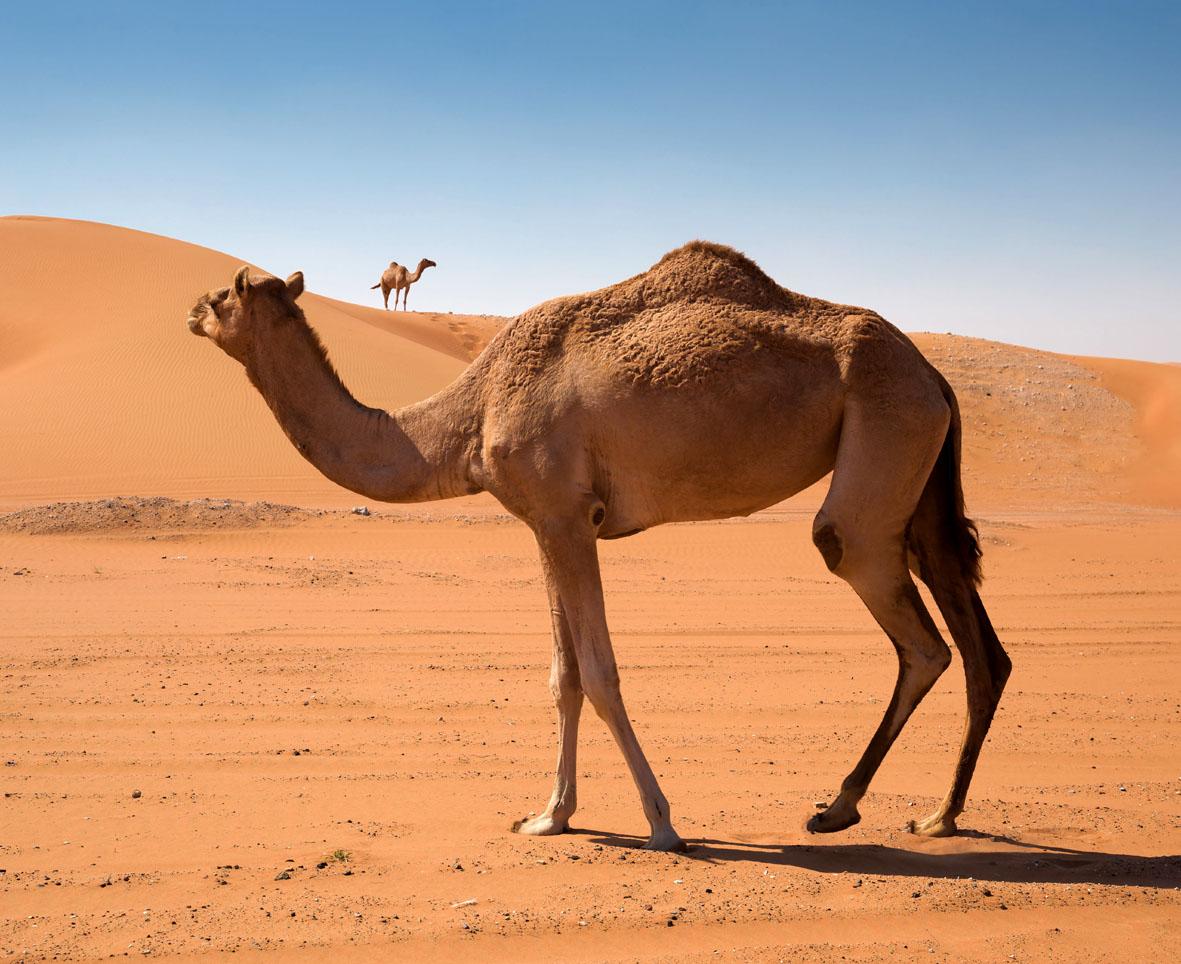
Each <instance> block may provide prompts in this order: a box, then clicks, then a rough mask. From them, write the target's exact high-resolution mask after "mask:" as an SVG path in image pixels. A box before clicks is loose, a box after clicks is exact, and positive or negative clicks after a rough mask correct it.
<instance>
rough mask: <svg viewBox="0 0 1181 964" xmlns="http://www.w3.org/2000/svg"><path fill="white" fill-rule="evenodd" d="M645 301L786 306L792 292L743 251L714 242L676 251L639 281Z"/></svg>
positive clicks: (763, 306) (688, 246)
mask: <svg viewBox="0 0 1181 964" xmlns="http://www.w3.org/2000/svg"><path fill="white" fill-rule="evenodd" d="M635 280H636V281H640V282H641V283H642V284H643V288H644V293H645V300H646V301H647V300H648V299H650V298H651V299H654V300H656V301H667V302H672V301H700V300H707V299H708V300H723V301H730V302H733V303H735V304H741V305H747V306H750V307H752V308H778V307H783V306H784V305H785V303H786V302H787V301H788V300H789V298H790V293H789V292H787V291H785V290H784V289H783V288H781V287H779V285H777V284H776V283H775V282H774V281H772V280H771V278H770V277H768V275H767V273H766V272H765V271H763V269H762V268H760V267H759V266H758V265H757V264H755V262H754V261H752V260H751V259H750V258H748V257H747V256H746V255H745V254H743V253H742V252H741V251H736V250H734V248H731V247H727V246H726V245H724V244H715V243H714V242H712V241H690V242H689V243H688V244H684V245H681V247H679V248H674V249H673V250H672V251H670V252H669V253H668V254H666V255H665V256H664V257H663V258H661V259H660V260H659V261H657V262H656V264H654V265H653V266H652V267H651V268H649V269H648V270H647V271H646V272H645V273H644V274H642V275H640V276H639V277H638V278H636V279H635Z"/></svg>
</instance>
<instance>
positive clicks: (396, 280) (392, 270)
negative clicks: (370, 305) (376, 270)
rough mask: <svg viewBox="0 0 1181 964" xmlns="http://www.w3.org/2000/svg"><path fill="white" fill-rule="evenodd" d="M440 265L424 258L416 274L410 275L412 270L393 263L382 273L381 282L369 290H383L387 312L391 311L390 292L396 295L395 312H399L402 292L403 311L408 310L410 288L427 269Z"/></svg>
mask: <svg viewBox="0 0 1181 964" xmlns="http://www.w3.org/2000/svg"><path fill="white" fill-rule="evenodd" d="M437 267H438V265H437V264H435V262H433V261H429V260H428V259H426V258H423V259H422V260H421V261H420V262H418V267H417V268H415V269H414V274H411V273H410V269H409V268H406V267H405V266H404V265H400V264H398V262H397V261H391V262H390V266H389V267H388V268H386V269H385V271H383V272H382V273H381V280H380V281H379V282H378V283H377V284H375V285H370V286H369V290H370V291H372V290H373V289H374V288H380V289H381V296H382V298H384V299H385V310H386V311H389V310H390V292H391V291H392V292H393V293H394V311H397V310H398V292H402V310H403V311H405V310H406V295H407V293H408V292H409V291H410V286H411V285H412V284H414V282H416V281H417V280H418V279H419V278H421V277H422V273H423V272H424V271H426V269H427V268H437Z"/></svg>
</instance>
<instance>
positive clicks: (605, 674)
mask: <svg viewBox="0 0 1181 964" xmlns="http://www.w3.org/2000/svg"><path fill="white" fill-rule="evenodd" d="M582 692H583V693H585V694H586V698H587V699H588V700H590V702H591V706H593V707H594V708H595V712H596V713H597V714H598V715H599V716H601V717H602V718H603V719H604V720H605V719H607V718H608V717H609V716H610V715H611V713H612V712H613V711H614V710H615V708H616V707H617V706H619V703H620V699H621V697H620V694H619V673H618V672H617V671H615V670H611V671H608V670H598V669H596V670H595V671H593V672H590V673H583V674H582Z"/></svg>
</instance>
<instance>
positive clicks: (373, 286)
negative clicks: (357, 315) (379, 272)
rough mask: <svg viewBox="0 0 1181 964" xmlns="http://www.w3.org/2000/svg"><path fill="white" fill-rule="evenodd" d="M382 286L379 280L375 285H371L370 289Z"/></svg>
mask: <svg viewBox="0 0 1181 964" xmlns="http://www.w3.org/2000/svg"><path fill="white" fill-rule="evenodd" d="M380 287H381V282H380V281H379V282H377V284H375V285H370V286H369V290H370V291H372V290H373V289H374V288H380Z"/></svg>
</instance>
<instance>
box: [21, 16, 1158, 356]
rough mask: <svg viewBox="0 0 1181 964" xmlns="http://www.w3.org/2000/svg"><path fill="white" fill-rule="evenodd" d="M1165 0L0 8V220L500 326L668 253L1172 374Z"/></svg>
mask: <svg viewBox="0 0 1181 964" xmlns="http://www.w3.org/2000/svg"><path fill="white" fill-rule="evenodd" d="M1179 49H1181V5H1178V4H1176V3H1110V4H1096V3H1086V2H1078V3H1069V4H1059V3H1036V2H1031V3H1023V4H1017V3H1005V2H997V0H994V2H991V3H980V4H976V3H950V4H949V3H922V4H918V3H895V4H887V3H746V2H728V3H722V2H719V3H713V4H703V3H693V2H682V3H643V2H637V3H626V4H616V3H611V2H599V3H594V4H566V3H557V2H551V3H504V4H490V3H488V4H485V3H450V2H425V3H417V4H414V5H400V4H380V5H379V4H365V3H355V4H348V3H339V4H308V3H299V2H285V3H234V4H229V3H191V4H180V3H173V4H169V3H151V4H146V3H145V4H139V3H118V2H113V3H106V4H96V3H85V4H84V3H75V4H62V3H55V2H41V3H37V4H4V5H3V6H0V212H3V213H33V214H45V215H56V216H63V217H77V218H85V219H90V220H98V221H107V222H112V223H116V224H122V225H127V226H130V227H135V228H140V229H143V230H148V231H154V232H158V233H161V234H166V235H170V236H173V237H178V238H182V239H184V240H187V241H193V242H196V243H199V244H204V245H208V246H210V247H213V248H217V249H219V250H224V251H228V252H231V253H233V254H236V255H239V256H241V257H243V258H248V259H250V260H251V261H254V262H256V263H258V264H260V265H262V266H263V267H265V268H267V269H269V270H272V271H274V272H275V273H277V274H286V273H288V272H290V271H292V270H294V269H296V268H300V269H303V270H304V272H305V273H306V275H307V279H308V284H309V286H310V287H311V288H312V289H313V290H316V291H320V292H323V293H325V294H329V295H333V296H335V297H340V298H346V299H348V300H353V301H360V302H363V303H379V299H377V298H376V295H377V294H378V293H377V292H370V291H369V290H368V286H369V285H370V284H373V283H374V282H375V281H376V280H377V278H378V276H379V274H380V272H381V269H382V267H384V265H385V264H386V263H387V262H388V261H390V260H397V261H400V262H404V263H405V262H409V263H412V264H413V263H414V262H416V261H417V259H418V258H420V257H430V258H433V259H434V260H436V261H438V262H439V268H437V269H435V270H434V271H433V272H431V273H428V274H427V275H426V276H425V279H424V281H423V282H422V283H421V284H420V285H417V286H416V287H415V288H414V289H413V291H412V293H411V300H412V301H413V302H414V304H412V305H411V307H412V308H420V309H423V310H427V309H430V310H439V311H448V310H452V311H457V312H459V311H462V312H489V313H497V314H513V313H516V312H518V311H521V310H523V309H525V308H527V307H529V306H530V305H531V304H534V303H536V302H538V301H541V300H543V299H545V298H548V297H552V296H554V295H558V294H563V293H567V292H572V291H580V290H586V289H589V288H595V287H599V286H601V285H604V284H608V283H610V282H613V281H616V280H619V279H620V278H623V277H627V276H629V275H631V274H634V273H636V272H638V271H641V270H643V269H644V268H646V267H647V266H648V265H649V264H651V263H652V262H653V261H655V260H656V259H657V258H658V257H659V256H660V255H661V254H662V253H663V252H664V251H666V250H667V249H669V248H671V247H674V246H676V245H678V244H681V243H683V242H684V241H687V240H689V239H691V238H694V237H705V238H709V239H712V240H717V241H722V242H725V243H728V244H732V245H734V246H735V247H738V248H741V249H742V250H744V251H746V252H747V253H748V254H749V255H751V256H752V257H753V258H755V260H757V261H758V262H759V263H760V264H761V265H762V266H763V267H764V269H766V270H767V271H768V272H769V273H770V274H771V275H772V276H773V277H775V278H776V280H778V281H779V282H780V283H781V284H784V285H786V286H788V287H790V288H794V289H796V290H798V291H803V292H806V293H808V294H813V295H818V296H820V297H825V298H830V299H832V300H836V301H845V302H851V303H855V304H862V305H868V306H870V307H873V308H876V309H877V310H879V311H881V312H882V313H883V314H884V315H885V316H886V317H888V318H890V319H891V320H892V321H894V322H895V323H897V324H899V325H900V326H902V327H903V328H906V329H909V330H934V331H954V332H959V333H964V334H972V335H977V336H981V337H988V338H997V339H1001V340H1005V341H1012V342H1017V343H1021V344H1028V345H1034V346H1038V347H1044V348H1050V349H1055V350H1059V351H1071V352H1081V353H1088V354H1104V355H1123V356H1128V357H1140V358H1149V359H1154V360H1172V361H1177V360H1181V317H1179V315H1181V310H1179V309H1178V305H1181V268H1179V266H1181V56H1178V50H1179Z"/></svg>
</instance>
